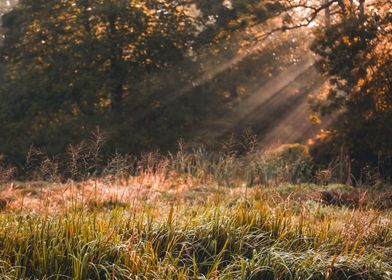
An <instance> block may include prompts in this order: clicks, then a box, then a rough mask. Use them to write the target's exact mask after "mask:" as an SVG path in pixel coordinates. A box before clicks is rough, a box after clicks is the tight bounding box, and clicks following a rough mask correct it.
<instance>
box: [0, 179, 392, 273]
mask: <svg viewBox="0 0 392 280" xmlns="http://www.w3.org/2000/svg"><path fill="white" fill-rule="evenodd" d="M279 188H282V189H283V190H284V191H286V190H287V186H282V187H278V188H277V190H278V191H279ZM290 188H291V189H290V190H291V191H294V192H295V191H296V189H298V188H300V189H303V188H304V186H297V188H296V187H294V186H291V187H290ZM315 188H316V186H314V185H313V186H309V187H308V189H309V191H312V192H313V191H315V190H314V189H315ZM329 188H341V187H336V186H332V187H329ZM327 189H328V188H327ZM199 195H204V196H206V197H208V199H206V201H205V202H204V203H198V204H195V203H191V201H190V200H188V202H186V201H183V200H177V201H174V202H173V200H167V201H161V202H160V203H144V202H143V201H134V202H132V203H129V204H122V203H119V204H116V205H115V206H114V207H103V206H102V205H101V207H95V208H91V207H85V206H84V205H83V203H84V202H82V201H79V202H77V201H74V203H73V204H72V205H68V206H63V207H61V208H59V209H57V210H58V211H54V212H48V211H44V210H42V209H41V210H40V211H38V212H36V213H35V214H33V213H31V212H30V213H29V212H27V211H25V210H24V211H23V210H15V209H14V210H12V211H11V210H9V211H5V212H4V213H2V214H0V260H1V261H0V278H1V279H390V277H391V276H392V260H391V253H392V252H391V250H390V248H391V245H392V228H391V222H390V213H389V212H388V211H383V212H381V211H376V210H371V209H350V208H344V207H335V206H328V205H323V204H321V203H320V202H317V201H314V200H307V201H304V202H298V201H296V200H294V199H293V200H292V199H290V196H285V192H282V193H281V199H280V200H276V198H274V196H273V193H272V191H271V190H268V189H252V190H248V191H246V192H238V193H235V194H228V190H227V191H224V192H218V193H214V194H212V195H211V196H208V194H206V193H203V192H202V194H199ZM286 195H287V193H286Z"/></svg>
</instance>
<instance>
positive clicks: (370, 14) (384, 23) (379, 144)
mask: <svg viewBox="0 0 392 280" xmlns="http://www.w3.org/2000/svg"><path fill="white" fill-rule="evenodd" d="M391 7H392V4H391V3H390V1H377V2H373V3H369V5H368V7H367V8H366V9H365V1H359V2H353V1H351V2H350V5H348V4H347V3H346V6H344V5H342V4H341V6H340V9H341V15H342V16H340V17H339V18H338V19H337V20H335V21H334V22H333V24H332V25H331V26H329V27H327V28H322V29H319V30H318V33H317V38H316V40H315V42H314V43H313V47H312V49H313V51H314V52H315V53H316V54H317V55H318V56H319V57H320V60H319V62H318V67H319V69H320V71H321V73H322V74H323V75H325V76H326V77H329V78H330V79H329V88H328V91H327V94H326V95H325V96H324V97H323V98H321V99H320V98H317V99H316V100H314V101H313V104H312V105H313V109H314V111H315V112H318V113H319V114H321V115H328V114H332V113H334V114H339V115H338V118H337V121H336V124H335V125H334V127H333V135H334V138H333V139H334V146H335V151H337V150H339V149H340V148H341V147H342V146H343V147H344V149H345V150H346V151H347V152H348V153H349V154H350V156H351V157H352V158H353V159H354V160H355V165H356V166H357V174H356V175H358V176H359V173H360V171H359V169H360V168H361V167H363V166H366V165H369V164H370V165H371V166H376V167H378V168H379V172H381V173H384V175H389V176H390V175H391V174H392V164H391V163H392V161H391V156H392V129H391V125H390V124H391V123H392V90H391V86H392V63H391V61H392V43H391V42H392V34H391V29H392V13H391Z"/></svg>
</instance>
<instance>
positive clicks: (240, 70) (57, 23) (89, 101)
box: [0, 0, 392, 174]
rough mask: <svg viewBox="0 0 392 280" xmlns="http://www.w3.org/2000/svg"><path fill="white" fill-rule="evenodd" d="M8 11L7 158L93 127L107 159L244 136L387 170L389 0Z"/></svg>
mask: <svg viewBox="0 0 392 280" xmlns="http://www.w3.org/2000/svg"><path fill="white" fill-rule="evenodd" d="M8 4H9V5H8ZM11 4H15V3H11V2H10V3H8V2H7V4H6V5H5V6H4V7H3V6H2V7H1V8H2V9H3V10H4V11H6V14H5V15H4V16H3V19H2V28H3V33H4V39H3V45H2V47H1V57H2V63H3V65H4V67H3V68H4V69H3V70H2V72H1V73H2V74H1V76H2V78H1V79H2V80H3V81H4V82H3V83H2V86H1V95H0V99H1V105H0V107H1V113H0V123H1V125H0V135H1V136H0V152H2V153H4V154H7V155H8V157H9V159H10V160H11V161H14V162H18V161H19V162H20V161H21V160H22V158H23V157H24V155H25V154H26V153H27V151H28V150H29V148H30V147H31V145H34V146H35V147H39V148H42V149H44V150H46V151H47V152H48V153H49V154H52V155H54V154H59V153H62V152H64V151H65V149H66V147H67V146H68V145H69V144H72V143H78V142H80V141H81V140H82V139H86V138H88V137H90V136H91V134H92V133H94V132H97V131H99V132H100V133H103V135H104V136H105V139H106V142H105V143H106V144H105V146H104V151H105V152H106V153H112V152H115V151H117V152H120V153H126V152H132V153H136V154H138V153H141V152H143V151H149V150H153V149H160V150H163V151H167V150H171V149H173V148H175V146H176V143H177V140H178V139H183V140H184V142H185V143H186V144H187V145H188V146H195V145H201V144H204V145H207V146H210V147H216V144H217V143H220V142H222V141H225V140H226V139H229V138H230V137H231V135H233V133H234V134H238V135H239V134H241V133H243V132H244V131H247V130H251V131H253V132H254V133H255V134H256V135H257V136H258V139H259V144H260V145H261V146H270V145H274V144H275V145H276V144H277V143H292V142H302V143H305V142H306V141H308V140H309V142H310V143H314V145H313V147H315V148H314V150H315V154H316V155H317V157H318V158H319V160H320V161H321V162H327V161H328V160H331V158H333V157H334V156H335V155H337V154H339V153H340V152H341V151H342V149H344V152H345V153H347V154H349V155H350V156H351V157H352V158H353V159H355V160H356V164H357V166H358V168H361V166H362V165H367V164H371V165H374V166H380V165H379V163H380V162H381V161H382V162H383V166H382V168H383V170H384V171H385V172H384V173H385V174H390V173H391V172H390V171H391V152H392V147H391V143H392V141H391V137H392V131H391V130H390V129H391V128H390V125H389V123H390V121H391V97H390V96H391V72H390V71H391V67H390V66H391V65H390V64H391V57H390V56H391V35H390V34H391V4H390V2H389V1H370V0H369V1H363V0H360V1H340V0H329V1H328V0H324V1H301V0H298V1H285V0H281V1H268V0H246V1H243V0H242V1H236V0H232V1H230V0H228V1H215V2H214V1H207V0H205V1H204V0H202V1H192V0H178V1H158V0H149V1H137V0H134V1H125V0H70V1H55V0H50V1H47V0H45V1H44V0H42V1H41V0H34V1H33V0H21V1H19V3H18V4H17V5H15V6H14V8H13V9H12V10H11V11H9V9H10V5H11ZM3 5H4V4H3ZM6 6H7V7H6ZM308 104H310V106H309V105H308ZM309 108H310V109H311V110H309ZM323 116H325V118H324V117H323ZM332 120H335V122H334V124H333V123H332ZM311 121H312V122H311ZM321 128H323V130H322V133H321V134H319V135H317V133H318V132H319V131H320V129H321ZM325 147H327V148H325ZM325 151H327V152H325ZM388 170H389V171H388Z"/></svg>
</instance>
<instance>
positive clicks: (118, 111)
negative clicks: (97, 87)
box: [108, 4, 124, 119]
mask: <svg viewBox="0 0 392 280" xmlns="http://www.w3.org/2000/svg"><path fill="white" fill-rule="evenodd" d="M110 6H111V8H110V10H109V11H108V12H109V16H108V20H109V32H110V36H109V40H110V43H111V56H110V64H111V69H110V80H111V85H110V88H111V102H112V103H111V113H112V114H113V115H114V116H115V118H116V119H118V118H120V117H121V116H122V115H123V101H124V100H123V99H124V98H123V97H124V70H123V61H122V56H123V50H122V48H121V46H120V45H119V42H118V38H116V37H117V35H118V34H117V28H116V14H115V12H113V11H115V7H113V5H112V4H111V5H110Z"/></svg>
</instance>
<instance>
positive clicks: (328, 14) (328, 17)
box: [325, 0, 331, 28]
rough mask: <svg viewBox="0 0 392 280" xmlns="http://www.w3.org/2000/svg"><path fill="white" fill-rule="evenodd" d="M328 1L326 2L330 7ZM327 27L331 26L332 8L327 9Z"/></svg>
mask: <svg viewBox="0 0 392 280" xmlns="http://www.w3.org/2000/svg"><path fill="white" fill-rule="evenodd" d="M328 2H329V1H328V0H325V5H328ZM325 26H326V27H327V28H329V27H330V26H331V9H330V6H327V7H326V8H325Z"/></svg>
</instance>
